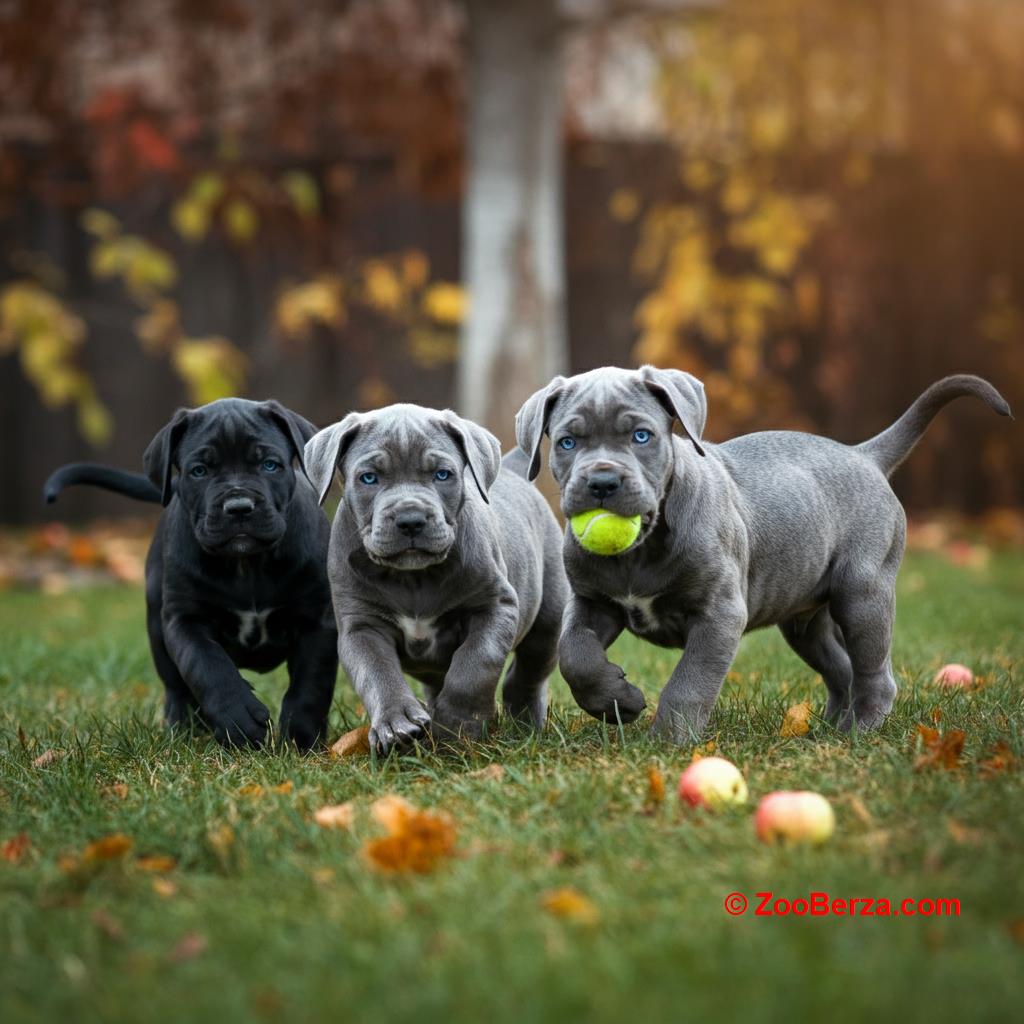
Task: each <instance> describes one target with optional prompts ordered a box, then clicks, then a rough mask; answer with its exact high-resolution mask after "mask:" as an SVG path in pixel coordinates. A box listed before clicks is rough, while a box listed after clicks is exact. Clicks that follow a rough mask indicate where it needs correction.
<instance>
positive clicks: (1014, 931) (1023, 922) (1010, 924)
mask: <svg viewBox="0 0 1024 1024" xmlns="http://www.w3.org/2000/svg"><path fill="white" fill-rule="evenodd" d="M1006 931H1007V932H1008V933H1009V935H1010V938H1011V939H1013V941H1014V942H1016V943H1017V945H1019V946H1024V917H1017V918H1014V920H1012V921H1007V922H1006Z"/></svg>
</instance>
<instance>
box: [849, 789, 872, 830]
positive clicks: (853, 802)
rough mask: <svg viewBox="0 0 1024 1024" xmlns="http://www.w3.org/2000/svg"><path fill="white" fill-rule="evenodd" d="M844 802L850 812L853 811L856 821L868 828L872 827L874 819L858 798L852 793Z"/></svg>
mask: <svg viewBox="0 0 1024 1024" xmlns="http://www.w3.org/2000/svg"><path fill="white" fill-rule="evenodd" d="M846 802H847V803H848V804H849V805H850V810H851V811H853V813H854V815H855V816H856V817H857V818H858V820H860V821H861V822H862V823H863V824H865V825H867V826H868V827H869V828H870V827H871V826H872V825H874V823H875V819H874V818H873V817H872V816H871V812H870V811H869V810H868V809H867V806H866V805H865V803H864V801H863V800H861V798H860V797H859V796H857V795H856V794H854V793H850V794H849V795H848V796H847V798H846Z"/></svg>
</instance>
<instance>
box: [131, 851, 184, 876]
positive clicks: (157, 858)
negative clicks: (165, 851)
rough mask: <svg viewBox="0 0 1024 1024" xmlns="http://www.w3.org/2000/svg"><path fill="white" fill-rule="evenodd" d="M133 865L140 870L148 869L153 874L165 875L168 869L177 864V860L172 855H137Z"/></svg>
mask: <svg viewBox="0 0 1024 1024" xmlns="http://www.w3.org/2000/svg"><path fill="white" fill-rule="evenodd" d="M135 866H136V867H137V868H138V869H139V870H140V871H149V872H151V873H152V874H154V875H166V874H167V872H168V871H173V870H174V869H175V868H176V867H177V866H178V862H177V861H176V860H175V859H174V858H173V857H165V856H162V855H160V854H153V855H150V856H147V857H138V858H137V859H136V861H135Z"/></svg>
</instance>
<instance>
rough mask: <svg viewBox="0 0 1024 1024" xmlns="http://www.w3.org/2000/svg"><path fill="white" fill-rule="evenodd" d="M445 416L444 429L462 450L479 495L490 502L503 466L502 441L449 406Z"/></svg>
mask: <svg viewBox="0 0 1024 1024" xmlns="http://www.w3.org/2000/svg"><path fill="white" fill-rule="evenodd" d="M443 417H444V429H445V430H446V431H447V432H448V435H449V436H450V437H451V439H452V440H453V441H454V442H455V443H456V444H457V445H458V446H459V448H460V449H461V450H462V455H463V458H464V459H465V460H466V465H467V466H469V472H470V475H471V476H472V477H473V481H474V483H475V484H476V489H477V490H478V491H479V492H480V497H481V498H483V499H484V501H486V502H488V503H489V502H490V499H489V498H488V497H487V495H488V493H489V492H490V489H491V487H492V486H494V481H495V480H497V478H498V470H499V469H500V468H501V444H500V443H499V442H498V439H497V438H496V437H495V436H494V435H493V434H492V433H491V432H490V431H489V430H485V429H484V428H483V427H481V426H480V425H479V424H477V423H474V422H473V421H472V420H464V419H463V418H462V417H461V416H457V415H456V414H455V413H453V412H452V411H451V410H450V409H446V410H445V411H444V413H443Z"/></svg>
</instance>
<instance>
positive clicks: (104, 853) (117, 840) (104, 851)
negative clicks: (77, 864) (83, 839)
mask: <svg viewBox="0 0 1024 1024" xmlns="http://www.w3.org/2000/svg"><path fill="white" fill-rule="evenodd" d="M133 845H134V844H133V842H132V840H131V838H130V837H129V836H126V835H125V834H124V833H123V832H115V833H113V834H112V835H109V836H104V837H103V838H102V839H96V840H94V841H93V842H91V843H89V844H88V845H87V846H86V848H85V849H84V850H83V851H82V863H83V864H97V863H100V862H101V861H107V860H120V859H121V858H122V857H125V856H126V855H127V854H128V853H129V851H130V850H131V848H132V846H133Z"/></svg>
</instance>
